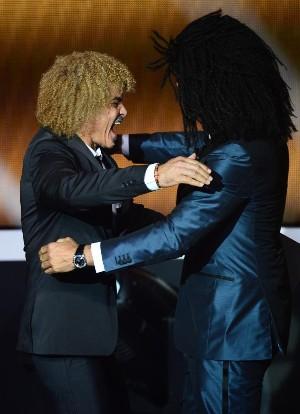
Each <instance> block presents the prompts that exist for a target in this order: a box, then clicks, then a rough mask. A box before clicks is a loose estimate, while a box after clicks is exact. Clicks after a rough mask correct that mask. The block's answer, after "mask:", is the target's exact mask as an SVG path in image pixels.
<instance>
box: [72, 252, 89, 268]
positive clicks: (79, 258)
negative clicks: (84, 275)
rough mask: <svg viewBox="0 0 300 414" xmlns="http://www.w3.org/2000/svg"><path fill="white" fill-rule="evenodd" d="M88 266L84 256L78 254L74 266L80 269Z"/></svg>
mask: <svg viewBox="0 0 300 414" xmlns="http://www.w3.org/2000/svg"><path fill="white" fill-rule="evenodd" d="M86 265H87V263H86V259H85V257H84V255H83V254H77V255H75V256H74V266H75V267H77V268H78V269H82V268H83V267H85V266H86Z"/></svg>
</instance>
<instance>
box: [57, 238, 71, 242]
mask: <svg viewBox="0 0 300 414" xmlns="http://www.w3.org/2000/svg"><path fill="white" fill-rule="evenodd" d="M66 241H68V237H65V238H64V239H57V240H56V243H63V242H66Z"/></svg>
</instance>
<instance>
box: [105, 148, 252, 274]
mask: <svg viewBox="0 0 300 414" xmlns="http://www.w3.org/2000/svg"><path fill="white" fill-rule="evenodd" d="M207 161H208V162H209V165H210V166H211V168H212V170H213V175H214V180H213V181H212V184H211V185H210V186H208V187H206V188H203V189H195V188H193V187H189V188H188V187H186V189H187V191H186V193H187V194H186V195H185V196H184V197H183V199H182V201H181V202H180V203H179V204H178V206H177V207H176V208H175V209H174V210H173V212H172V213H171V214H170V215H169V216H167V217H166V218H165V219H163V220H160V221H158V222H157V223H155V224H153V225H150V226H147V227H145V228H143V229H141V230H139V231H137V232H134V233H131V234H129V235H127V236H125V237H121V238H119V239H111V240H105V241H103V242H102V243H101V252H102V259H103V264H104V268H105V270H106V271H112V270H116V269H120V268H123V267H127V266H132V265H143V264H151V263H156V262H160V261H164V260H167V259H171V258H175V257H178V256H181V255H182V254H184V253H185V252H186V251H187V250H188V249H189V248H190V247H191V246H192V245H193V244H194V243H196V242H197V241H199V240H200V239H203V240H205V239H206V238H207V237H209V236H210V235H212V234H213V233H214V232H215V229H216V228H217V227H218V226H220V225H222V223H226V221H227V220H228V219H229V218H230V217H232V216H235V217H237V218H238V216H239V214H240V213H241V211H242V209H243V208H244V206H245V205H246V204H247V201H248V199H249V191H250V190H249V188H250V160H249V157H248V155H247V154H242V155H240V156H234V157H232V156H228V155H226V154H225V155H224V154H223V155H221V154H218V153H217V154H211V155H210V156H208V157H207Z"/></svg>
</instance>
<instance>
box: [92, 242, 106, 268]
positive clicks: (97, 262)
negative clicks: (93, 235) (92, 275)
mask: <svg viewBox="0 0 300 414" xmlns="http://www.w3.org/2000/svg"><path fill="white" fill-rule="evenodd" d="M91 253H92V257H93V261H94V266H95V271H96V273H100V272H105V269H104V264H103V260H102V253H101V242H97V243H92V244H91Z"/></svg>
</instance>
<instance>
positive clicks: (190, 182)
mask: <svg viewBox="0 0 300 414" xmlns="http://www.w3.org/2000/svg"><path fill="white" fill-rule="evenodd" d="M180 182H181V183H183V184H188V185H192V186H193V187H200V188H202V187H203V186H204V184H203V183H202V182H201V181H197V180H194V179H193V178H191V177H188V176H185V177H183V178H182V179H181V180H180Z"/></svg>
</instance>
